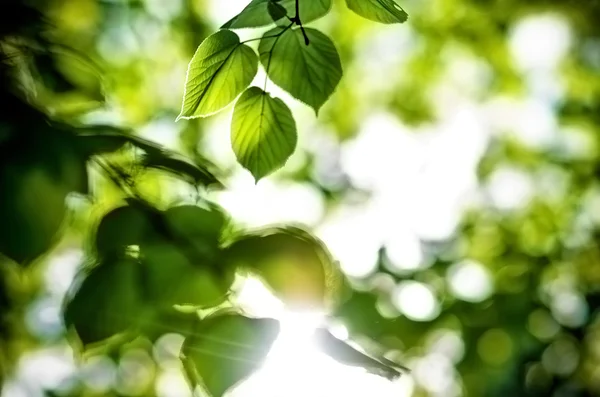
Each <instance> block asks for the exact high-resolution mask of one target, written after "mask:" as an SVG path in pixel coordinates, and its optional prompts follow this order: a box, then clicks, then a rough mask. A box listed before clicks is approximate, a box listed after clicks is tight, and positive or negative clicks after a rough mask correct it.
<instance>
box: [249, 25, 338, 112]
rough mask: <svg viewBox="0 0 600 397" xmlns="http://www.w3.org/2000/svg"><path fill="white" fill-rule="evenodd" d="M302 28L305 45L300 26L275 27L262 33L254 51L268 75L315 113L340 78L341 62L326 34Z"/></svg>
mask: <svg viewBox="0 0 600 397" xmlns="http://www.w3.org/2000/svg"><path fill="white" fill-rule="evenodd" d="M304 30H305V32H306V35H307V37H308V39H309V41H310V44H309V45H308V46H307V45H306V44H305V42H304V35H303V33H302V31H301V29H287V30H286V29H285V28H280V27H277V28H274V29H272V30H270V31H268V32H267V33H265V34H264V36H263V38H262V39H261V41H260V45H259V47H258V52H259V53H260V61H261V63H262V65H263V66H264V67H265V69H266V70H267V75H268V76H269V78H270V79H271V80H272V81H273V82H274V83H275V84H277V85H278V86H279V87H281V88H283V89H284V90H286V91H287V92H289V93H290V94H291V95H292V96H293V97H294V98H296V99H299V100H300V101H302V102H304V103H306V104H307V105H309V106H311V107H312V108H313V109H314V110H315V112H318V111H319V109H320V108H321V106H322V105H323V104H324V103H325V101H327V99H328V98H329V97H330V96H331V94H332V93H333V91H334V90H335V88H336V87H337V85H338V83H339V82H340V80H341V78H342V64H341V61H340V57H339V55H338V53H337V50H336V48H335V45H334V44H333V42H332V41H331V40H330V39H329V38H328V37H327V36H325V35H324V34H323V33H321V32H319V31H318V30H316V29H311V28H305V29H304ZM276 35H279V36H278V37H273V36H276Z"/></svg>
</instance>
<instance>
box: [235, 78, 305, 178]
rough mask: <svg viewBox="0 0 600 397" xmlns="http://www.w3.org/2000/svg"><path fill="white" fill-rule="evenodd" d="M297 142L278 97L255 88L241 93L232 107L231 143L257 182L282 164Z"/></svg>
mask: <svg viewBox="0 0 600 397" xmlns="http://www.w3.org/2000/svg"><path fill="white" fill-rule="evenodd" d="M297 141H298V136H297V133H296V122H295V121H294V117H293V116H292V112H291V111H290V109H289V108H288V107H287V105H286V104H285V103H284V102H283V101H282V100H281V99H279V98H273V97H271V96H270V95H269V94H268V93H266V92H264V91H263V90H261V89H260V88H258V87H250V88H249V89H247V90H246V91H245V92H244V93H243V94H242V96H241V97H240V99H239V100H238V101H237V103H236V104H235V108H234V110H233V119H232V122H231V146H232V148H233V151H234V153H235V155H236V157H237V160H238V162H239V163H240V164H241V165H242V166H243V167H244V168H246V169H247V170H248V171H250V172H251V173H252V175H253V176H254V179H255V180H256V181H257V182H258V181H259V180H260V179H262V178H263V177H265V176H267V175H269V174H270V173H272V172H273V171H275V170H277V169H279V168H281V167H282V166H283V165H284V164H285V162H286V161H287V159H288V158H289V157H290V156H291V155H292V153H294V150H295V148H296V143H297Z"/></svg>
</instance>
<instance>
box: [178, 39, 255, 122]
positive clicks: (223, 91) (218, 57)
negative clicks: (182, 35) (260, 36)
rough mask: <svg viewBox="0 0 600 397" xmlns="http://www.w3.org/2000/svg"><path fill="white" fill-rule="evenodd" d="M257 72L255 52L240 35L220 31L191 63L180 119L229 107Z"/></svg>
mask: <svg viewBox="0 0 600 397" xmlns="http://www.w3.org/2000/svg"><path fill="white" fill-rule="evenodd" d="M257 71H258V59H257V57H256V53H255V52H254V51H253V50H252V49H251V48H250V47H248V46H247V45H245V44H242V43H240V38H239V37H238V35H237V34H235V33H233V32H231V31H229V30H221V31H218V32H217V33H215V34H213V35H211V36H209V37H207V38H206V39H205V40H204V41H203V42H202V44H200V46H199V47H198V50H196V53H195V54H194V56H193V58H192V60H191V61H190V64H189V66H188V72H187V77H186V83H185V92H184V94H183V104H182V108H181V113H180V114H179V116H178V119H180V118H194V117H203V116H208V115H211V114H213V113H216V112H218V111H219V110H221V109H223V108H224V107H225V106H227V105H229V104H230V103H231V102H232V101H233V100H234V99H235V98H236V97H237V96H238V95H239V94H240V93H241V92H242V91H243V90H244V89H245V88H246V87H248V85H249V84H250V83H251V82H252V79H253V78H254V76H255V75H256V72H257Z"/></svg>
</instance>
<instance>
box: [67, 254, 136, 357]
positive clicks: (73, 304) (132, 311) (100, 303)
mask: <svg viewBox="0 0 600 397" xmlns="http://www.w3.org/2000/svg"><path fill="white" fill-rule="evenodd" d="M140 270H141V269H140V266H139V263H137V261H135V260H134V259H131V258H127V259H120V260H107V261H104V262H102V263H100V264H98V265H97V266H96V267H94V268H92V269H91V271H89V273H88V274H87V276H86V277H85V279H84V280H83V282H82V283H81V286H80V287H79V288H78V289H77V291H76V292H75V294H74V295H73V296H72V297H69V298H67V301H66V308H65V312H64V313H65V314H64V316H65V324H66V325H67V327H73V328H74V329H75V331H76V332H77V335H78V336H79V339H80V340H81V342H82V343H83V345H84V346H88V345H90V344H93V343H96V342H100V341H103V340H105V339H108V338H110V337H112V336H115V335H116V334H120V333H122V332H125V331H129V330H133V329H135V327H136V326H137V325H138V324H139V323H140V321H141V320H142V318H143V317H144V314H145V308H144V301H143V299H142V296H141V295H140V290H139V287H140V284H139V282H140Z"/></svg>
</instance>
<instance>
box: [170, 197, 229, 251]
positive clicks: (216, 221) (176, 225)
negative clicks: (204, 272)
mask: <svg viewBox="0 0 600 397" xmlns="http://www.w3.org/2000/svg"><path fill="white" fill-rule="evenodd" d="M164 217H165V220H166V222H167V225H168V227H169V228H170V229H171V231H172V235H173V236H174V237H175V238H177V239H179V240H180V241H182V242H184V243H185V244H187V245H189V246H191V247H193V248H194V249H195V250H196V252H197V253H198V254H200V255H203V256H204V257H205V258H207V259H208V260H214V259H215V258H216V256H217V255H218V250H219V241H220V238H221V231H222V230H223V227H224V226H225V214H224V213H223V212H222V211H221V210H219V209H218V208H217V207H216V206H213V208H210V209H205V208H202V207H199V206H195V205H181V206H177V207H171V208H169V209H168V210H167V211H165V214H164Z"/></svg>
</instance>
